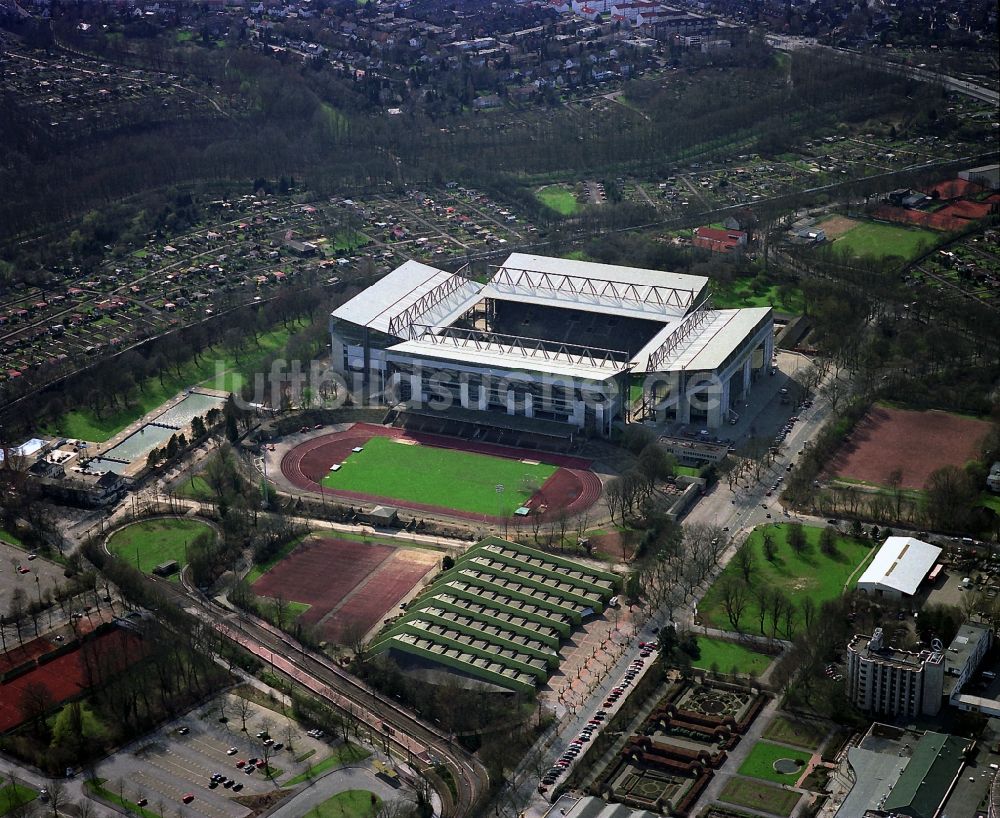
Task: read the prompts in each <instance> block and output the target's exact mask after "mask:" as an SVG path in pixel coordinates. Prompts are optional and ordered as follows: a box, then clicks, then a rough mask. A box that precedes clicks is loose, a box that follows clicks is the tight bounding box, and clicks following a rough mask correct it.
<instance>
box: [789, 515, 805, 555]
mask: <svg viewBox="0 0 1000 818" xmlns="http://www.w3.org/2000/svg"><path fill="white" fill-rule="evenodd" d="M787 530H788V534H787V535H786V536H787V539H788V545H789V546H790V547H791V549H792V550H793V551H794V552H795V553H796V554H801V553H802V552H803V551H805V548H806V545H807V540H806V532H805V529H804V528H803V527H802V523H789V524H788V526H787Z"/></svg>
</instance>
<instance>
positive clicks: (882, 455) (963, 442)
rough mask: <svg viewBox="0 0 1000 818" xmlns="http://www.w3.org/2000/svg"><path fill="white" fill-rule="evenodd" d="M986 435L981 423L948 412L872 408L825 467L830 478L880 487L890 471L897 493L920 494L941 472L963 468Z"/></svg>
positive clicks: (986, 427)
mask: <svg viewBox="0 0 1000 818" xmlns="http://www.w3.org/2000/svg"><path fill="white" fill-rule="evenodd" d="M989 430H990V424H989V423H988V422H987V421H985V420H976V419H975V418H969V417H964V416H962V415H953V414H949V413H948V412H939V411H928V412H914V411H910V410H907V409H893V408H890V407H886V406H876V407H874V408H873V409H872V410H871V411H870V412H868V414H867V415H865V416H864V417H863V418H862V419H861V421H860V422H859V423H858V425H857V426H856V427H855V428H854V431H853V432H851V435H850V439H849V440H848V441H846V442H845V443H844V445H843V446H842V447H841V449H840V451H839V452H838V453H837V455H836V456H835V457H834V459H833V460H832V461H831V463H830V469H829V471H830V473H831V474H834V475H836V476H837V477H842V478H845V479H849V480H862V481H864V482H866V483H873V484H875V485H879V486H884V485H887V484H888V482H889V475H890V473H891V472H892V471H894V470H895V469H899V470H900V471H901V472H902V483H901V485H902V487H903V488H907V489H922V488H923V487H924V485H925V484H926V483H927V478H928V477H930V475H931V472H933V471H934V470H935V469H939V468H940V467H941V466H949V465H950V466H963V465H964V464H965V463H966V461H968V460H971V459H973V458H974V457H976V456H977V455H978V452H979V444H980V442H981V441H982V439H983V437H984V436H985V435H986V433H987V432H988V431H989Z"/></svg>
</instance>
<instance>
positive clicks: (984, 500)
mask: <svg viewBox="0 0 1000 818" xmlns="http://www.w3.org/2000/svg"><path fill="white" fill-rule="evenodd" d="M976 505H977V506H982V507H983V508H988V509H992V510H993V511H995V512H996V513H997V514H1000V494H988V493H986V492H983V494H981V495H980V497H979V501H978V502H977V503H976ZM2 533H3V535H4V539H6V537H7V532H2Z"/></svg>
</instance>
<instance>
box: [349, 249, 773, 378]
mask: <svg viewBox="0 0 1000 818" xmlns="http://www.w3.org/2000/svg"><path fill="white" fill-rule="evenodd" d="M707 287H708V279H707V278H705V277H704V276H693V275H686V274H683V273H672V272H663V271H659V270H645V269H641V268H638V267H624V266H621V265H616V264H597V263H594V262H587V261H575V260H570V259H561V258H550V257H547V256H535V255H528V254H525V253H512V254H511V255H510V256H508V257H507V259H506V260H505V261H504V262H503V264H502V265H501V266H500V268H499V269H498V271H497V273H496V275H494V276H493V278H492V279H491V280H490V282H489V283H488V284H486V285H483V284H479V283H477V282H475V281H471V280H469V279H466V278H464V277H462V276H461V275H453V274H451V273H447V272H445V271H443V270H438V269H436V268H434V267H430V266H428V265H426V264H421V263H420V262H418V261H412V260H411V261H407V262H405V263H404V264H402V265H401V266H399V267H397V268H396V269H395V270H393V271H392V272H390V273H388V274H387V275H386V276H384V277H383V278H382V279H380V280H379V281H377V282H376V283H375V284H373V285H371V286H370V287H368V289H366V290H364V291H363V292H361V293H359V294H358V295H356V296H355V297H354V298H352V299H351V300H350V301H348V302H347V303H346V304H343V305H341V306H340V307H338V308H337V309H336V310H334V312H333V314H332V317H333V318H334V319H336V320H339V321H343V322H346V323H350V324H355V325H358V326H363V327H368V328H370V329H373V330H377V331H379V332H382V333H385V334H387V335H391V336H394V337H396V338H401V339H402V342H401V343H397V344H394V345H392V346H391V347H389V348H388V349H389V351H391V352H393V353H398V354H400V355H404V356H417V357H421V358H427V359H433V360H439V361H449V362H453V363H467V364H470V365H472V366H486V367H490V368H495V369H513V370H521V371H525V372H542V373H549V374H551V375H553V376H554V377H574V378H589V379H595V380H605V379H607V378H609V377H611V376H612V375H615V374H617V373H619V372H622V371H624V370H626V369H628V368H630V367H631V368H632V369H633V370H634V371H636V372H670V371H681V370H684V371H687V372H712V371H715V370H717V369H719V368H720V367H721V366H723V364H724V363H725V362H726V360H727V359H728V358H729V357H730V356H731V355H732V353H733V352H734V351H735V350H736V349H738V348H739V347H740V346H741V344H743V343H745V342H746V340H747V339H748V337H749V336H750V335H751V334H752V333H753V332H754V330H755V329H756V328H757V326H758V324H759V323H760V322H761V321H762V320H764V319H765V318H766V317H767V315H768V313H769V312H770V308H768V307H757V308H748V309H732V310H710V309H698V307H699V305H701V304H702V303H703V301H704V299H705V297H706V294H707ZM482 299H494V300H500V301H509V302H514V303H521V304H539V305H543V306H548V307H554V308H561V309H568V310H579V311H583V312H594V313H601V314H605V315H616V316H624V317H630V318H637V319H646V320H650V321H655V322H657V323H659V324H661V328H660V330H659V331H658V332H657V333H656V334H655V336H654V337H653V338H652V339H651V340H650V341H649V343H647V344H646V346H645V347H644V348H643V349H642V350H641V351H640V352H639V353H638V354H637V355H636V356H635V357H634V358H633V359H632V360H631V361H629V360H626V358H625V356H624V354H622V353H609V352H608V351H606V350H598V349H593V350H586V349H585V348H583V347H580V346H575V345H573V344H572V343H566V344H558V343H556V342H554V341H552V340H550V339H546V341H545V342H544V343H540V342H536V341H532V340H530V339H515V338H511V337H504V336H501V335H495V334H492V333H490V332H487V331H480V330H479V329H477V330H467V329H466V330H463V329H457V328H454V327H452V325H453V324H454V323H455V322H456V321H457V319H459V318H460V317H461V316H462V315H464V314H465V313H466V312H468V311H469V310H470V309H471V308H472V307H474V306H475V305H476V303H477V302H479V301H480V300H482ZM472 336H478V337H475V338H474V337H472ZM569 340H572V339H569Z"/></svg>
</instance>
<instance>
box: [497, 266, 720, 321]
mask: <svg viewBox="0 0 1000 818" xmlns="http://www.w3.org/2000/svg"><path fill="white" fill-rule="evenodd" d="M707 285H708V279H707V278H705V277H704V276H692V275H686V274H684V273H670V272H663V271H660V270H644V269H641V268H639V267H623V266H621V265H618V264H598V263H595V262H592V261H575V260H572V259H564V258H551V257H549V256H533V255H528V254H525V253H511V254H510V255H509V256H508V257H507V260H506V261H504V262H503V264H501V265H500V269H499V270H498V271H497V273H496V275H494V276H493V278H492V279H490V281H489V283H488V284H487V285H486V287H485V288H484V289H483V296H484V297H486V298H494V299H497V300H501V301H519V302H522V303H526V304H539V305H543V306H552V307H562V308H564V309H574V310H580V311H582V312H601V313H604V314H606V315H618V316H630V317H633V318H646V319H648V320H652V321H663V322H673V321H676V320H678V319H679V318H680V317H681V316H683V315H684V314H685V313H686V312H687V311H688V310H689V309H691V308H692V307H694V306H696V305H697V304H698V303H699V302H700V301H702V300H703V298H704V291H705V288H706V287H707Z"/></svg>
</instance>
